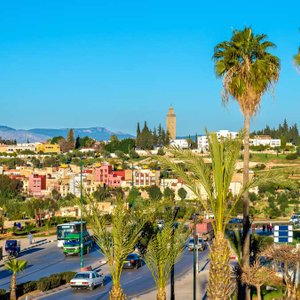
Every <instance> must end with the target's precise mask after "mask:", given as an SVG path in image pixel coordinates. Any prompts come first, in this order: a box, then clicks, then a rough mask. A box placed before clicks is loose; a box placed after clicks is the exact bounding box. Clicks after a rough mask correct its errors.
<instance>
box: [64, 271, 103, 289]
mask: <svg viewBox="0 0 300 300" xmlns="http://www.w3.org/2000/svg"><path fill="white" fill-rule="evenodd" d="M103 285H104V276H103V274H98V273H97V272H95V271H84V272H79V273H77V274H76V275H75V276H74V278H73V279H72V280H71V281H70V286H71V288H73V289H82V288H85V289H90V290H93V289H94V288H95V287H96V286H103Z"/></svg>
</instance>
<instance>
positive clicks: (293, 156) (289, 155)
mask: <svg viewBox="0 0 300 300" xmlns="http://www.w3.org/2000/svg"><path fill="white" fill-rule="evenodd" d="M297 158H298V155H297V153H296V152H295V153H291V154H288V155H287V156H286V157H285V159H287V160H294V159H297Z"/></svg>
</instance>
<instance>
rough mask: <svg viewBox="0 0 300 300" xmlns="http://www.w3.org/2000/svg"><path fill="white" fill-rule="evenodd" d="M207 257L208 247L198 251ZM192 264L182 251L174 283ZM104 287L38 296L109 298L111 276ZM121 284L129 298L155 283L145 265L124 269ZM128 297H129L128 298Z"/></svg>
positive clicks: (202, 257) (51, 299)
mask: <svg viewBox="0 0 300 300" xmlns="http://www.w3.org/2000/svg"><path fill="white" fill-rule="evenodd" d="M207 257H208V249H206V250H205V251H204V252H199V260H206V258H207ZM192 264H193V253H192V252H188V251H187V250H186V251H185V252H184V254H183V256H182V258H181V260H180V261H179V262H178V263H177V264H176V266H175V285H176V278H179V277H180V276H182V275H183V274H184V273H185V272H187V271H188V270H190V269H191V268H192ZM104 275H106V280H105V286H104V287H98V288H96V289H95V290H94V291H89V290H75V291H72V290H71V288H67V289H66V290H64V291H61V292H58V293H55V294H52V295H48V296H45V297H40V298H39V299H45V300H56V299H64V300H73V299H74V300H77V299H78V300H79V299H89V300H94V299H95V300H96V299H97V300H100V299H101V300H106V299H109V291H110V289H111V286H112V282H111V277H110V276H109V275H107V274H105V273H104ZM121 285H122V288H123V289H124V291H125V293H126V295H127V296H128V297H130V298H133V297H134V296H138V295H141V294H145V293H147V291H150V290H153V289H155V283H154V281H153V278H152V275H151V272H150V271H149V269H148V268H147V266H146V265H144V266H143V267H141V268H139V269H138V270H124V271H123V273H122V277H121ZM130 298H129V299H130Z"/></svg>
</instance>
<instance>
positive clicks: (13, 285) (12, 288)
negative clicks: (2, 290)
mask: <svg viewBox="0 0 300 300" xmlns="http://www.w3.org/2000/svg"><path fill="white" fill-rule="evenodd" d="M16 276H17V275H16V274H15V273H13V274H12V276H11V282H10V300H16V299H17V293H16V285H17V284H16Z"/></svg>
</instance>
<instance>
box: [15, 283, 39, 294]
mask: <svg viewBox="0 0 300 300" xmlns="http://www.w3.org/2000/svg"><path fill="white" fill-rule="evenodd" d="M35 290H37V282H36V281H28V282H25V283H21V284H18V294H20V295H24V294H27V293H30V292H32V291H35Z"/></svg>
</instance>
